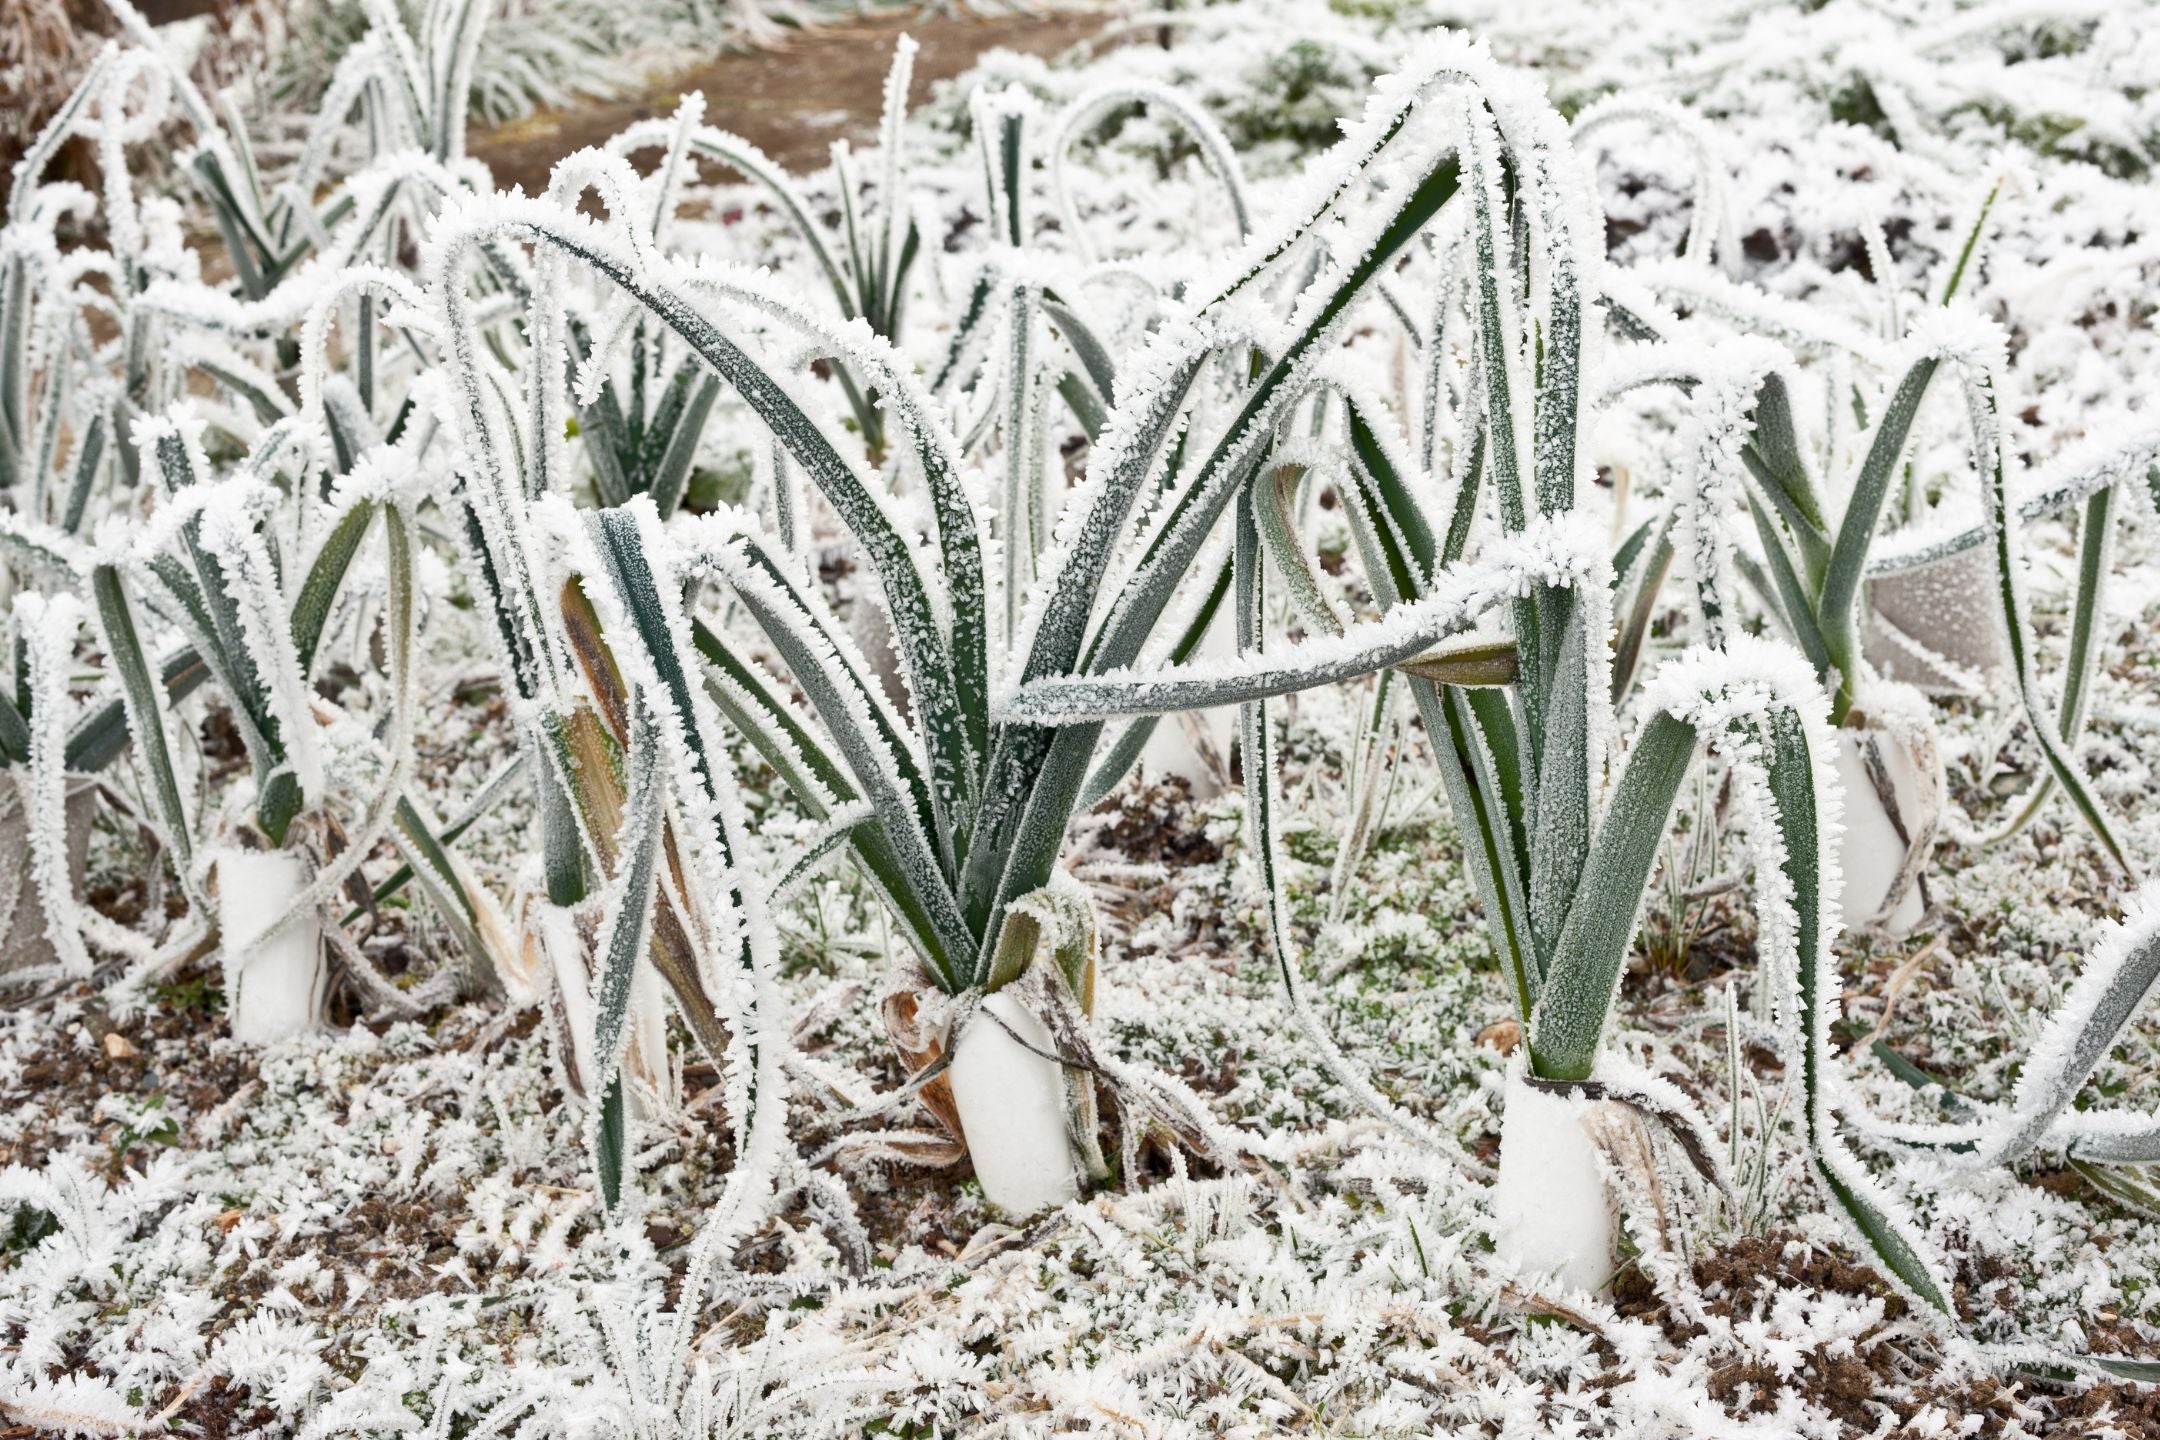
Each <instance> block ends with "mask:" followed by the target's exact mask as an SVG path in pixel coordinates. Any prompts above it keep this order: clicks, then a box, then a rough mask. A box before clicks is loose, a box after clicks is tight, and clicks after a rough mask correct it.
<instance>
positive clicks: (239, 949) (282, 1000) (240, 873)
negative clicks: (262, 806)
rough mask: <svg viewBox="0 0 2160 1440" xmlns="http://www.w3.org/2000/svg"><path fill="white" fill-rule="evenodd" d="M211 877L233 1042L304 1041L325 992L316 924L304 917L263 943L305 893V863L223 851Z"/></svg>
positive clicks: (283, 855) (274, 854)
mask: <svg viewBox="0 0 2160 1440" xmlns="http://www.w3.org/2000/svg"><path fill="white" fill-rule="evenodd" d="M217 871H218V917H219V919H218V924H219V928H220V929H221V930H222V931H223V932H224V936H225V998H226V1010H227V1014H228V1015H229V1016H230V1018H231V1023H232V1034H233V1038H234V1039H235V1040H239V1041H242V1042H244V1043H246V1044H249V1045H269V1044H273V1043H275V1042H276V1041H279V1040H289V1039H291V1038H293V1037H294V1036H296V1035H305V1034H307V1033H308V1032H309V1031H311V1030H313V1029H315V1028H316V1026H317V1025H318V1024H319V1023H320V1022H321V1019H322V1003H323V994H324V991H325V989H326V988H327V987H326V978H327V977H326V976H325V974H324V971H323V946H322V923H321V921H320V920H319V919H315V918H312V917H308V916H302V917H300V918H298V919H296V920H294V921H293V923H291V924H290V925H287V926H285V927H284V928H283V929H281V930H279V931H278V933H276V934H275V935H269V936H268V937H267V938H264V936H265V933H266V932H267V931H269V930H270V929H271V927H273V926H275V925H276V924H277V922H278V921H280V920H282V919H284V918H285V914H286V912H287V911H288V910H290V909H291V908H292V904H293V901H294V900H295V899H297V898H298V897H299V896H300V895H301V893H302V892H304V891H305V890H306V889H307V888H308V878H309V877H308V865H307V861H306V860H304V859H303V858H301V857H300V856H298V855H295V854H291V853H289V852H287V851H283V850H270V851H262V850H227V851H225V852H224V853H222V854H221V855H219V856H218V860H217ZM258 942H259V943H258Z"/></svg>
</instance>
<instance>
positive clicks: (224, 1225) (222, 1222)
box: [210, 1210, 242, 1235]
mask: <svg viewBox="0 0 2160 1440" xmlns="http://www.w3.org/2000/svg"><path fill="white" fill-rule="evenodd" d="M241 1214H242V1212H241V1211H239V1210H220V1211H219V1212H218V1214H217V1218H216V1219H214V1220H212V1221H211V1222H210V1223H211V1224H213V1225H215V1226H217V1228H218V1229H219V1230H221V1231H223V1232H224V1233H225V1234H227V1235H230V1234H232V1230H233V1226H235V1225H238V1224H239V1223H240V1216H241Z"/></svg>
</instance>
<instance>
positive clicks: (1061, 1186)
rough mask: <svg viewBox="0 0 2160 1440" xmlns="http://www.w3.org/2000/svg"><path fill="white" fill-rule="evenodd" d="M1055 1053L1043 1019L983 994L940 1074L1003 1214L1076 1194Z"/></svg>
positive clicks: (1026, 1211)
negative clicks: (948, 1084) (946, 1080)
mask: <svg viewBox="0 0 2160 1440" xmlns="http://www.w3.org/2000/svg"><path fill="white" fill-rule="evenodd" d="M999 1021H1003V1022H1004V1024H1002V1025H1001V1024H999V1023H998V1022H999ZM1016 1035H1017V1036H1018V1037H1019V1039H1018V1040H1016V1039H1014V1036H1016ZM1021 1041H1025V1042H1026V1044H1025V1045H1023V1044H1022V1043H1021ZM1037 1052H1040V1053H1037ZM1056 1053H1057V1048H1056V1045H1055V1043H1054V1042H1053V1041H1052V1040H1051V1038H1050V1032H1049V1030H1048V1029H1046V1028H1045V1027H1044V1025H1043V1023H1042V1021H1040V1020H1038V1019H1037V1018H1036V1017H1035V1016H1034V1015H1033V1014H1032V1013H1030V1012H1029V1011H1028V1009H1027V1007H1026V1006H1024V1005H1022V1004H1021V1003H1020V1002H1019V1001H1018V1000H1016V999H1015V998H1014V997H1013V996H1011V995H1010V994H1006V993H1003V992H1000V993H999V994H996V995H991V996H989V997H987V998H985V999H984V1001H983V1002H982V1009H981V1010H980V1011H979V1012H978V1013H977V1014H976V1016H975V1019H974V1022H973V1023H972V1024H970V1025H969V1026H968V1027H967V1029H966V1030H965V1031H964V1032H963V1033H962V1034H961V1036H960V1048H959V1050H958V1052H957V1053H956V1054H954V1056H953V1062H952V1065H951V1067H950V1068H949V1069H948V1070H947V1072H946V1073H947V1074H948V1075H949V1076H950V1077H951V1079H952V1093H953V1104H954V1105H955V1106H957V1107H958V1108H959V1111H960V1127H961V1129H962V1130H963V1131H965V1132H966V1135H967V1147H968V1155H969V1156H970V1158H972V1159H973V1160H974V1162H975V1178H976V1179H978V1180H980V1181H981V1182H982V1188H983V1194H984V1195H985V1196H986V1197H988V1199H989V1201H990V1203H991V1204H993V1205H995V1206H997V1207H998V1208H999V1209H1000V1210H1004V1211H1006V1212H1007V1213H1008V1214H1012V1215H1016V1216H1025V1215H1033V1214H1036V1213H1038V1212H1039V1211H1043V1210H1047V1209H1049V1208H1050V1207H1051V1206H1053V1205H1062V1204H1064V1203H1065V1202H1066V1201H1068V1200H1071V1199H1073V1198H1074V1197H1075V1196H1077V1195H1078V1194H1079V1193H1080V1187H1079V1181H1078V1177H1077V1170H1076V1167H1075V1166H1074V1164H1073V1154H1072V1144H1071V1142H1070V1141H1069V1140H1067V1139H1066V1134H1065V1073H1064V1067H1063V1066H1061V1065H1060V1064H1059V1063H1058V1062H1057V1061H1056V1060H1055V1059H1052V1058H1050V1057H1052V1056H1054V1055H1055V1054H1056Z"/></svg>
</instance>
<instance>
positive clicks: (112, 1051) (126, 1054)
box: [100, 1030, 137, 1060]
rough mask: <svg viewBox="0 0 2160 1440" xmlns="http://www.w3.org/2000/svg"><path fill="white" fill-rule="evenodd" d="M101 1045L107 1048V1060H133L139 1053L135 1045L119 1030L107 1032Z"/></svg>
mask: <svg viewBox="0 0 2160 1440" xmlns="http://www.w3.org/2000/svg"><path fill="white" fill-rule="evenodd" d="M100 1043H101V1044H103V1046H104V1047H105V1058H106V1059H108V1060H132V1059H134V1058H135V1056H136V1053H137V1052H136V1049H135V1046H134V1043H133V1042H132V1041H130V1040H129V1039H128V1038H127V1036H125V1035H122V1034H121V1033H120V1032H119V1031H117V1030H108V1031H106V1032H105V1038H104V1040H103V1041H101V1042H100Z"/></svg>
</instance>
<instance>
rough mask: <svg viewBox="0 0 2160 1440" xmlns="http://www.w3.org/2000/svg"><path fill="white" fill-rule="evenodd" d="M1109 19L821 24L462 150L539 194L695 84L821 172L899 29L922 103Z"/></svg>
mask: <svg viewBox="0 0 2160 1440" xmlns="http://www.w3.org/2000/svg"><path fill="white" fill-rule="evenodd" d="M1106 18H1107V17H1105V16H1104V15H1102V14H1099V13H1095V14H1078V15H1075V14H1063V15H1042V16H1032V15H997V16H975V15H928V14H923V13H920V12H911V13H907V14H900V15H878V16H867V17H864V18H863V19H860V20H855V21H848V22H843V23H839V24H833V25H821V26H818V27H816V28H815V29H811V30H804V31H797V32H793V33H791V34H790V35H788V37H787V38H786V39H784V40H781V41H779V42H777V43H775V44H773V45H771V46H768V47H765V48H762V49H758V50H750V51H731V52H724V53H722V54H719V55H716V56H714V57H713V58H712V59H711V60H710V61H708V62H706V63H705V64H703V65H699V66H696V67H694V68H692V69H689V70H685V71H682V72H681V73H679V74H674V75H668V76H663V77H659V78H656V79H654V80H652V81H651V82H649V83H648V84H647V86H646V87H645V89H644V90H643V91H641V92H640V93H638V94H635V95H630V96H626V97H624V98H622V99H619V100H611V101H602V102H595V103H593V104H589V105H581V106H578V107H576V108H574V109H568V110H543V111H541V112H540V113H538V114H536V115H532V116H529V117H527V118H525V119H523V120H517V121H513V122H511V123H510V124H507V125H503V126H500V127H498V128H496V129H493V130H481V131H475V132H474V133H473V134H472V135H471V136H470V137H469V139H468V141H467V149H468V151H469V152H470V153H471V154H473V155H476V156H478V157H479V158H480V159H482V160H484V161H486V162H487V164H488V168H489V169H491V170H493V171H494V173H495V183H496V184H497V185H500V186H503V187H506V188H507V187H508V186H511V185H522V186H524V187H525V191H526V193H527V194H535V193H538V191H539V190H540V189H541V188H543V187H544V186H545V185H546V184H547V177H548V170H549V168H550V167H551V166H553V165H554V163H555V162H556V161H557V160H560V159H561V158H562V157H563V156H565V155H567V154H569V153H570V152H571V151H573V150H577V149H579V148H581V147H583V146H587V145H598V144H600V143H601V142H603V141H605V140H606V139H608V138H609V137H610V136H612V135H614V134H615V133H616V132H618V131H620V130H622V129H624V128H625V127H626V126H629V125H631V124H634V123H635V122H637V121H639V120H645V119H650V118H651V117H652V116H655V115H664V114H667V113H668V112H669V111H671V110H673V109H674V108H675V106H676V103H677V102H678V101H679V100H680V99H681V97H682V96H684V95H687V94H689V93H690V92H692V91H694V90H696V91H703V92H704V94H705V118H706V120H707V122H708V123H710V124H713V125H717V126H719V127H720V128H721V129H723V130H730V131H733V132H734V133H735V134H737V135H740V136H742V137H743V138H744V139H746V140H749V141H750V142H752V143H753V144H755V145H756V146H757V147H758V148H759V149H761V150H763V151H764V152H765V153H766V154H768V155H770V156H772V157H773V159H775V160H777V161H778V162H779V163H780V164H781V165H782V166H784V167H786V168H787V169H789V170H798V171H800V170H814V169H816V168H817V167H819V166H821V165H823V164H825V163H826V160H827V157H828V154H829V152H830V149H831V146H832V142H833V141H835V140H839V139H847V140H850V141H863V140H867V139H869V138H872V137H873V136H874V135H875V134H876V130H877V122H878V107H879V105H880V103H881V102H882V99H883V91H884V83H885V72H886V70H887V68H888V67H890V66H891V64H892V56H893V46H894V45H895V44H896V43H897V42H898V40H899V38H900V36H901V35H903V34H906V35H912V36H914V37H915V42H916V44H917V45H918V46H920V47H921V48H920V49H919V50H918V51H917V53H916V56H915V85H916V96H917V99H918V102H919V100H920V98H921V96H922V95H923V94H924V93H926V92H927V90H928V88H929V87H930V86H931V85H933V84H935V83H936V82H937V81H940V80H949V79H952V78H953V77H955V76H957V75H959V74H961V73H962V72H964V71H965V70H967V69H968V67H970V66H972V65H973V64H974V63H975V61H976V58H977V57H978V56H980V55H982V54H983V53H984V52H985V51H988V50H993V49H1000V48H1002V49H1006V50H1016V51H1019V52H1021V53H1023V54H1028V55H1045V56H1047V55H1054V54H1057V53H1058V52H1059V51H1061V50H1064V49H1066V48H1067V47H1069V46H1072V45H1075V44H1078V43H1079V42H1081V41H1083V40H1086V39H1089V38H1090V37H1092V36H1093V35H1094V34H1095V33H1096V32H1097V31H1099V30H1101V29H1102V27H1103V24H1104V22H1105V19H1106Z"/></svg>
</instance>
